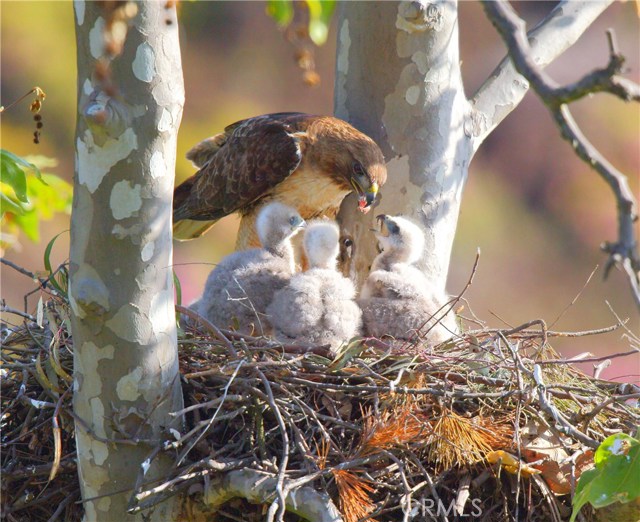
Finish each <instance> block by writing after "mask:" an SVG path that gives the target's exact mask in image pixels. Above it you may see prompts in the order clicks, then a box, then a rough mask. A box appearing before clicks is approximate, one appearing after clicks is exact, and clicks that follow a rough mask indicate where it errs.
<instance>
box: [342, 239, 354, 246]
mask: <svg viewBox="0 0 640 522" xmlns="http://www.w3.org/2000/svg"><path fill="white" fill-rule="evenodd" d="M342 244H343V245H344V246H345V247H346V248H349V247H350V246H351V245H353V239H351V238H348V237H346V238H344V239H343V240H342Z"/></svg>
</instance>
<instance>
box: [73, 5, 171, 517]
mask: <svg viewBox="0 0 640 522" xmlns="http://www.w3.org/2000/svg"><path fill="white" fill-rule="evenodd" d="M135 5H136V6H137V14H135V16H134V17H133V18H131V20H130V23H129V29H128V33H127V35H126V40H125V41H124V46H123V48H122V53H121V54H120V55H119V56H116V57H115V58H114V59H113V60H112V61H111V63H110V67H111V74H110V77H109V78H108V80H109V81H110V82H111V85H113V86H115V89H109V88H106V87H105V85H106V83H107V82H106V81H105V79H104V78H103V77H100V75H99V74H97V69H96V64H97V60H98V59H100V58H103V55H104V49H105V35H104V33H103V31H104V27H105V20H104V18H103V16H104V13H105V11H104V9H103V7H102V5H101V3H97V2H87V3H84V2H74V7H75V15H76V36H77V46H78V121H77V128H76V146H77V155H76V172H75V179H74V200H73V214H72V219H71V251H70V276H71V277H70V288H69V300H70V303H71V309H72V314H71V322H72V331H73V337H74V346H75V354H74V356H75V358H74V367H75V368H74V412H75V414H76V416H77V419H76V443H77V451H78V468H79V474H80V483H81V488H82V496H83V499H84V501H85V502H84V506H85V520H97V521H101V520H102V521H113V520H122V521H125V520H142V515H136V516H132V515H128V514H127V513H126V509H127V504H128V502H129V498H130V496H131V493H132V492H131V488H132V487H133V485H134V483H135V480H136V477H137V476H138V474H139V473H140V472H141V464H142V462H143V461H144V459H145V458H147V456H148V455H149V453H150V451H151V449H152V447H153V446H154V445H155V444H157V442H158V441H160V440H162V439H163V438H164V433H165V432H166V429H167V428H168V427H171V426H173V427H176V428H180V422H181V421H180V419H178V420H176V419H174V418H172V417H170V416H169V412H172V411H176V410H180V409H181V408H182V395H181V390H180V381H179V372H178V358H177V340H176V325H175V315H174V305H173V279H172V271H171V268H170V267H171V266H172V238H171V197H172V193H173V179H174V166H175V155H176V139H177V129H178V126H179V123H180V118H181V115H182V107H183V103H184V90H183V86H182V67H181V61H180V50H179V43H178V29H177V24H176V14H175V9H168V8H165V6H164V3H158V2H140V3H137V4H135ZM167 20H171V22H172V23H171V24H168V23H167ZM176 423H177V425H176ZM170 464H171V463H170V462H168V461H166V460H163V459H162V458H158V459H155V460H154V461H153V462H152V464H151V467H150V468H149V469H148V470H147V471H146V475H145V477H146V479H148V480H151V479H153V478H154V477H162V476H163V475H164V473H165V472H166V471H167V470H168V469H169V466H170ZM174 508H175V503H174V502H172V501H168V502H165V503H164V504H161V505H160V506H158V507H156V508H155V509H154V511H153V512H151V513H145V514H144V515H146V516H148V517H149V518H145V520H162V521H167V520H172V519H173V518H174V511H175V509H174Z"/></svg>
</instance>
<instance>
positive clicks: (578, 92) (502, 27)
mask: <svg viewBox="0 0 640 522" xmlns="http://www.w3.org/2000/svg"><path fill="white" fill-rule="evenodd" d="M482 3H483V6H484V10H485V12H486V13H487V16H488V17H489V19H490V20H491V22H492V23H493V25H494V26H495V27H496V29H497V30H498V32H499V33H500V35H501V36H502V38H503V40H504V41H505V43H506V45H507V48H508V49H509V55H510V56H511V59H512V60H513V63H514V66H515V68H516V69H517V71H518V72H519V73H520V74H521V75H523V76H524V77H525V78H526V80H527V81H529V82H530V83H531V87H532V88H533V90H534V91H535V92H536V94H538V96H540V98H541V99H542V100H543V102H544V103H545V105H546V106H547V108H548V109H549V110H550V112H551V114H552V116H553V118H554V120H555V121H556V124H557V125H558V127H559V129H560V132H561V134H562V137H563V138H564V139H565V140H567V141H568V142H569V143H570V144H571V146H572V147H573V149H574V151H575V152H576V154H577V155H578V157H580V159H582V160H583V161H584V162H585V163H587V164H588V165H589V166H590V167H591V168H593V169H594V170H595V171H596V172H597V173H598V174H599V175H600V176H601V177H602V178H603V179H604V181H605V182H606V183H607V184H608V185H609V187H610V188H611V190H612V191H613V193H614V196H615V198H616V202H617V205H618V239H617V241H616V242H615V243H605V244H604V245H603V247H602V249H603V250H604V251H605V252H607V253H608V254H609V259H608V261H607V264H606V266H605V277H606V276H607V274H608V272H609V271H610V269H611V268H612V267H613V266H614V265H618V266H621V267H622V269H623V270H624V272H625V273H626V274H627V276H628V279H629V281H630V285H631V290H632V294H633V297H634V299H635V301H636V304H637V306H638V308H640V255H639V254H638V249H637V248H638V243H637V239H636V236H635V222H636V221H637V219H638V210H637V203H636V200H635V197H634V195H633V192H632V191H631V188H630V187H629V184H628V181H627V178H626V176H625V175H624V174H622V173H621V172H620V171H618V170H617V169H616V168H615V167H614V166H613V165H611V163H609V162H608V161H607V160H606V159H605V158H604V156H602V154H600V152H599V151H598V150H597V149H596V148H595V147H594V146H593V145H592V144H591V143H590V142H589V141H588V140H587V138H586V137H585V136H584V134H582V131H581V130H580V128H579V127H578V125H577V123H576V122H575V120H574V119H573V116H572V115H571V113H570V112H569V108H568V107H567V105H566V104H567V102H570V101H574V100H577V99H580V98H581V97H583V96H584V95H585V94H588V93H589V92H601V91H607V92H610V93H612V94H614V95H616V96H620V97H622V98H623V99H627V100H631V99H637V98H638V90H639V89H638V87H637V86H635V87H634V88H633V89H632V90H631V91H629V92H626V91H624V92H622V93H621V90H620V89H621V88H624V86H625V85H633V84H631V83H630V82H624V83H620V82H618V81H617V80H616V81H613V78H615V77H616V76H615V75H617V74H619V73H620V71H621V69H622V64H623V63H624V58H623V57H622V56H621V55H620V54H619V53H618V51H617V49H616V48H615V43H614V40H613V35H612V33H609V47H610V51H611V55H610V60H609V65H608V66H607V67H606V68H604V69H600V70H599V71H595V72H593V73H591V74H589V75H587V76H586V77H585V78H583V79H582V80H580V81H578V82H576V83H575V84H573V85H570V86H567V87H560V86H558V85H557V84H556V83H555V82H554V81H553V80H552V79H551V78H550V77H549V76H548V75H547V74H546V73H545V72H544V71H543V70H542V67H541V66H540V65H539V64H538V63H537V60H536V58H535V57H534V51H533V50H532V48H531V45H530V44H529V40H528V39H527V35H526V33H525V23H524V21H523V20H522V19H521V18H520V17H519V16H518V15H517V14H516V13H515V11H514V10H513V9H512V8H511V6H510V5H509V3H508V2H507V1H506V0H499V1H487V0H483V2H482ZM588 87H592V88H593V89H594V90H593V91H588V90H585V89H587V88H588Z"/></svg>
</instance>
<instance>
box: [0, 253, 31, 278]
mask: <svg viewBox="0 0 640 522" xmlns="http://www.w3.org/2000/svg"><path fill="white" fill-rule="evenodd" d="M0 263H2V264H3V265H7V266H9V267H11V268H13V269H14V270H17V271H18V272H20V273H21V274H23V275H26V276H27V277H28V278H29V279H33V280H34V281H39V278H38V276H36V275H35V274H34V273H33V272H29V270H27V269H25V268H22V267H21V266H18V265H16V264H15V263H14V262H12V261H9V260H8V259H6V258H4V257H0Z"/></svg>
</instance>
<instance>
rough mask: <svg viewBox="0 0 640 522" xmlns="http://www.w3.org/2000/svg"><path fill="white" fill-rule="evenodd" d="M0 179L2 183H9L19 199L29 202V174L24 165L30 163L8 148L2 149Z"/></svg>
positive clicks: (0, 152) (0, 153)
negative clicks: (26, 172) (7, 149)
mask: <svg viewBox="0 0 640 522" xmlns="http://www.w3.org/2000/svg"><path fill="white" fill-rule="evenodd" d="M0 163H1V167H2V168H1V169H0V180H1V181H2V183H6V184H7V185H9V186H10V187H11V188H12V189H13V192H14V193H15V195H16V198H18V201H21V202H22V203H29V199H28V198H27V175H26V174H25V171H24V168H25V167H24V166H25V164H26V165H28V166H29V165H30V164H29V163H27V162H26V161H24V160H23V159H22V158H19V157H18V156H16V155H15V154H11V152H8V151H6V150H2V151H0Z"/></svg>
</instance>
